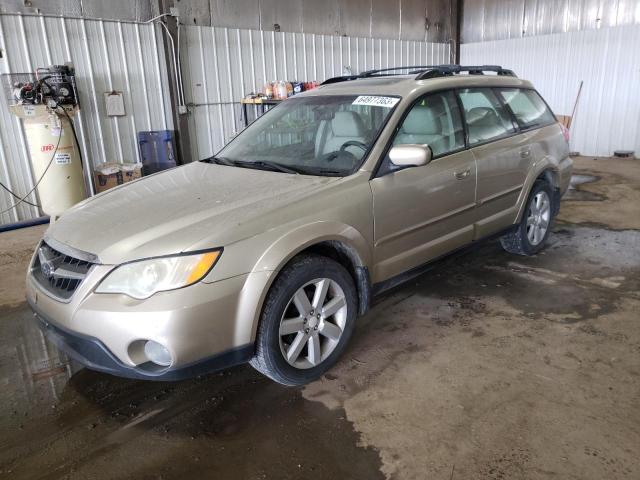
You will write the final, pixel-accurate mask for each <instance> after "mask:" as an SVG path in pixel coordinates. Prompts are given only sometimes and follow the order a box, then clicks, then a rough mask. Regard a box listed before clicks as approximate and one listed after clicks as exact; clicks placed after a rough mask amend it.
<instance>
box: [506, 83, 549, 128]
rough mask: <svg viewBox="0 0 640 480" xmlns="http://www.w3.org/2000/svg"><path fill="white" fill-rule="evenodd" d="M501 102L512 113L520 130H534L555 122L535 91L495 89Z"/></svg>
mask: <svg viewBox="0 0 640 480" xmlns="http://www.w3.org/2000/svg"><path fill="white" fill-rule="evenodd" d="M496 90H497V92H498V95H500V97H501V98H502V101H503V102H504V103H505V104H506V105H507V106H508V107H509V109H510V110H511V111H512V112H513V115H514V116H515V118H516V120H517V122H518V125H519V126H520V128H525V129H526V128H535V127H542V126H545V125H549V124H551V123H553V122H555V121H556V120H555V118H554V116H553V113H552V112H551V110H549V107H547V104H546V103H545V102H544V100H542V97H540V95H539V94H538V92H536V91H535V90H526V89H519V88H500V89H496Z"/></svg>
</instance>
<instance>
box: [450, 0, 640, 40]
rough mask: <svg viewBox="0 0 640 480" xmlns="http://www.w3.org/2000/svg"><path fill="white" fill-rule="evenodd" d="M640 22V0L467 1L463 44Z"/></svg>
mask: <svg viewBox="0 0 640 480" xmlns="http://www.w3.org/2000/svg"><path fill="white" fill-rule="evenodd" d="M638 23H640V1H639V0H464V5H463V18H462V30H461V38H462V42H463V43H471V42H482V41H489V40H502V39H506V38H520V37H527V36H535V35H548V34H552V33H564V32H571V31H579V30H591V29H598V28H606V27H613V26H621V25H629V24H638Z"/></svg>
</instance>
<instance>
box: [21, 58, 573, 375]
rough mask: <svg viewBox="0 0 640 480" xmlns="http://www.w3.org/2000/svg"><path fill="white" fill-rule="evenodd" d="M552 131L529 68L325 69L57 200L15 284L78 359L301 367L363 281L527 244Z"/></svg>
mask: <svg viewBox="0 0 640 480" xmlns="http://www.w3.org/2000/svg"><path fill="white" fill-rule="evenodd" d="M403 72H404V73H403ZM407 72H408V73H407ZM567 141H568V134H567V132H566V131H565V130H564V129H563V127H561V125H560V124H559V123H558V122H557V121H556V119H555V117H554V114H553V113H552V112H551V110H550V109H549V107H548V106H547V104H546V103H545V101H544V100H543V99H542V98H541V96H540V95H539V94H538V93H537V92H536V90H535V89H534V88H533V86H532V85H531V83H529V82H527V81H525V80H521V79H518V78H516V76H515V75H514V74H513V72H511V71H509V70H505V69H502V68H500V67H495V66H479V67H460V66H457V65H446V66H435V67H404V68H402V69H387V70H378V71H370V72H366V73H363V74H360V75H354V76H349V77H337V78H332V79H330V80H328V81H326V82H325V83H324V84H323V85H322V86H321V87H320V88H317V89H315V90H312V91H309V92H306V93H303V94H301V95H296V96H295V97H293V98H291V99H289V100H286V101H285V102H283V103H282V104H281V105H279V106H277V107H275V108H273V109H272V110H270V111H269V112H267V113H266V114H265V115H263V116H262V117H260V118H259V119H257V120H256V121H255V122H254V123H252V124H251V125H250V126H249V127H248V128H246V129H245V130H244V131H243V132H242V133H241V134H240V135H238V136H237V137H236V138H235V139H234V140H233V141H232V142H230V143H229V144H228V145H227V146H226V147H224V148H223V149H222V150H221V151H220V152H219V153H218V154H217V155H215V156H214V157H211V158H208V159H205V160H202V161H199V162H194V163H190V164H188V165H184V166H182V167H179V168H175V169H173V170H169V171H165V172H162V173H158V174H155V175H152V176H150V177H145V178H142V179H140V180H138V181H135V182H133V183H130V184H127V185H123V186H120V187H117V188H114V189H112V190H110V191H108V192H105V193H103V194H100V195H97V196H95V197H93V198H91V199H88V200H86V201H84V202H82V203H80V204H78V205H77V206H75V207H74V208H72V209H70V210H68V211H67V212H65V213H64V214H63V215H62V216H60V217H59V218H58V219H57V220H56V221H55V222H54V223H52V224H51V226H50V227H49V229H48V230H47V232H46V233H45V236H44V238H43V239H42V241H41V242H40V244H39V245H38V247H37V250H36V252H35V253H34V256H33V260H32V261H31V264H30V266H29V271H28V274H27V299H28V301H29V303H30V305H31V307H32V308H33V310H34V312H35V314H36V318H37V321H38V323H39V325H40V327H41V328H42V329H43V330H44V332H45V333H46V334H47V336H48V337H49V338H50V339H51V340H52V341H53V342H54V343H55V344H56V345H57V346H58V347H59V348H60V349H62V350H64V351H66V352H67V353H68V354H69V355H70V356H71V357H73V358H75V359H76V360H78V361H79V362H81V363H83V364H84V365H86V366H87V367H88V368H91V369H95V370H99V371H103V372H107V373H111V374H114V375H120V376H125V377H133V378H140V379H152V380H175V379H179V378H184V377H186V376H192V375H196V374H200V373H204V372H207V371H211V370H215V369H219V368H223V367H228V366H230V365H235V364H238V363H242V362H247V361H248V362H249V363H250V364H251V365H253V366H254V367H255V368H257V369H258V370H259V371H260V372H262V373H264V374H265V375H267V376H269V377H270V378H272V379H273V380H275V381H277V382H280V383H283V384H286V385H300V384H304V383H306V382H309V381H311V380H313V379H316V378H318V377H319V376H320V375H322V374H323V373H324V372H326V371H327V370H328V369H329V368H330V367H331V366H332V365H333V364H334V363H335V362H336V361H337V360H338V358H339V357H340V355H341V353H342V352H343V351H344V349H345V347H346V345H347V342H348V341H349V337H350V336H351V333H352V332H353V328H354V324H355V322H356V318H357V317H358V316H361V315H363V314H364V313H365V312H366V311H367V309H368V307H369V304H370V301H371V298H372V296H373V295H374V294H377V293H379V292H381V291H383V290H384V289H385V288H389V287H390V286H393V285H396V284H398V282H399V281H401V280H403V279H407V278H410V277H411V276H414V275H416V274H417V273H419V272H420V271H421V268H422V267H424V266H425V265H426V264H428V263H429V262H432V261H433V260H434V259H436V258H439V257H442V256H443V255H446V254H447V253H450V252H452V251H454V250H456V249H459V248H461V247H463V246H466V245H469V244H472V243H474V242H478V241H480V240H482V239H484V238H486V237H489V236H493V235H501V242H502V245H503V246H504V248H505V250H507V251H508V252H511V253H516V254H521V255H532V254H535V253H536V252H538V251H539V250H540V249H541V248H542V247H543V245H544V243H545V240H546V239H547V236H548V235H549V231H550V227H551V224H552V221H553V219H554V217H555V215H556V214H557V213H558V208H559V202H560V197H561V196H562V194H563V193H564V192H565V191H566V190H567V187H568V185H569V178H570V175H571V165H572V163H571V160H570V159H569V155H568V154H569V148H568V144H567Z"/></svg>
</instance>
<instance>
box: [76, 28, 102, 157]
mask: <svg viewBox="0 0 640 480" xmlns="http://www.w3.org/2000/svg"><path fill="white" fill-rule="evenodd" d="M80 25H81V26H82V37H83V39H84V53H85V55H86V57H87V67H88V68H87V73H88V74H89V84H90V86H91V98H92V99H93V108H94V112H95V115H96V118H95V124H96V130H97V133H98V143H99V147H100V150H101V151H102V161H103V162H106V161H107V151H106V149H105V147H104V134H103V132H102V124H101V122H100V119H99V113H98V112H100V109H99V108H98V92H97V91H96V81H95V78H94V76H93V65H92V63H91V49H90V48H89V40H88V37H87V25H86V20H84V19H82V20H81V23H80Z"/></svg>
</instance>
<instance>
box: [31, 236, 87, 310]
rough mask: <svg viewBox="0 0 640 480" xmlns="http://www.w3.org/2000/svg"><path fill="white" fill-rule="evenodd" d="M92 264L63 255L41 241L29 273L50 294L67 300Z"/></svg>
mask: <svg viewBox="0 0 640 480" xmlns="http://www.w3.org/2000/svg"><path fill="white" fill-rule="evenodd" d="M92 266H93V263H91V262H87V261H86V260H81V259H79V258H75V257H71V256H69V255H65V254H64V253H62V252H59V251H58V250H56V249H54V248H52V247H51V246H50V245H48V244H47V243H45V242H44V241H43V242H42V243H40V246H39V247H38V251H37V253H36V258H35V261H34V262H33V266H32V268H31V274H32V275H33V278H34V279H35V280H36V282H38V284H39V285H40V286H41V287H42V288H43V289H44V290H46V291H47V292H49V293H50V294H51V295H52V296H54V297H57V298H60V299H63V300H68V299H69V298H71V296H72V295H73V292H75V291H76V290H77V289H78V287H79V286H80V284H81V283H82V281H83V280H84V278H85V277H86V276H87V273H88V272H89V269H91V267H92Z"/></svg>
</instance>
